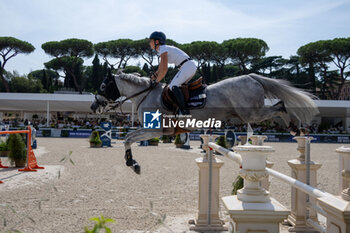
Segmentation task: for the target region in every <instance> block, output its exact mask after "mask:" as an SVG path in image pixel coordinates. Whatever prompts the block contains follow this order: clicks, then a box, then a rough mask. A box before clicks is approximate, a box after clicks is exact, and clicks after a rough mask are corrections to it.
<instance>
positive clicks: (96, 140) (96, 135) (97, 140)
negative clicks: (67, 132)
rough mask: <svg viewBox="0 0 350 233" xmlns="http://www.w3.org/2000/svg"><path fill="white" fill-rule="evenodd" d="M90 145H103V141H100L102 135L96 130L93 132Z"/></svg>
mask: <svg viewBox="0 0 350 233" xmlns="http://www.w3.org/2000/svg"><path fill="white" fill-rule="evenodd" d="M90 143H93V144H96V145H98V144H101V143H102V141H101V139H100V134H99V133H98V131H96V130H94V131H92V133H91V136H90Z"/></svg>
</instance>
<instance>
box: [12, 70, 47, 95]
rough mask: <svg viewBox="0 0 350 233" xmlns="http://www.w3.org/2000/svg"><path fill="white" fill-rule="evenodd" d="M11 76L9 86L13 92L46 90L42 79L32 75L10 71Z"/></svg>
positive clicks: (39, 91)
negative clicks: (22, 74)
mask: <svg viewBox="0 0 350 233" xmlns="http://www.w3.org/2000/svg"><path fill="white" fill-rule="evenodd" d="M7 75H8V76H10V82H9V87H10V91H11V92H18V93H41V92H44V89H43V85H42V84H41V82H40V80H38V79H36V78H33V77H32V76H21V75H19V74H18V73H17V72H13V73H11V72H8V73H7Z"/></svg>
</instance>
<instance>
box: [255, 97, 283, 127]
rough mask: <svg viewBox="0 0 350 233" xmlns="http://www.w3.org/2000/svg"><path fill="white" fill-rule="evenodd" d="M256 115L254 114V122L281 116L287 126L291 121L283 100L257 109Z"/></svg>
mask: <svg viewBox="0 0 350 233" xmlns="http://www.w3.org/2000/svg"><path fill="white" fill-rule="evenodd" d="M254 116H255V117H256V119H257V120H254ZM254 116H253V121H254V122H260V121H264V120H268V119H271V118H273V117H277V116H279V117H281V118H282V120H283V121H284V123H285V124H286V126H289V123H290V117H289V115H288V113H287V109H286V107H285V106H284V103H283V102H282V101H279V102H278V103H276V104H274V105H273V106H264V107H262V108H259V109H257V110H256V111H254Z"/></svg>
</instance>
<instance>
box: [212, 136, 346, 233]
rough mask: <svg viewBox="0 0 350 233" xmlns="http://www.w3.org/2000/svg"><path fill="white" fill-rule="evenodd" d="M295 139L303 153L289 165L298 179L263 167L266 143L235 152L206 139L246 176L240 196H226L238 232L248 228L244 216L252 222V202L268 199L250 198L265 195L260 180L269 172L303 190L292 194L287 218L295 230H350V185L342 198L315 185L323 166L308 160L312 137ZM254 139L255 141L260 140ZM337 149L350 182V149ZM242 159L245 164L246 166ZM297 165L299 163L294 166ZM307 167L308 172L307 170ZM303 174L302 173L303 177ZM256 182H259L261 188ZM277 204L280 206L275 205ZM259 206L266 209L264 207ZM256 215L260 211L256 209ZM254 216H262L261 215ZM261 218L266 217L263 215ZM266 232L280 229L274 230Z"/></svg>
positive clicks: (225, 200)
mask: <svg viewBox="0 0 350 233" xmlns="http://www.w3.org/2000/svg"><path fill="white" fill-rule="evenodd" d="M255 137H258V136H255ZM296 140H297V141H298V149H297V150H298V151H299V152H300V156H299V157H298V158H297V159H295V160H291V161H288V163H289V164H290V166H291V167H292V169H295V170H293V173H296V174H298V175H296V177H297V178H298V179H295V178H292V177H290V176H287V175H285V174H282V173H280V172H277V171H275V170H273V169H270V168H266V164H265V165H264V166H263V168H261V164H260V165H259V161H260V162H261V159H264V158H265V159H266V155H265V154H266V153H270V152H271V150H270V149H269V148H267V147H266V146H265V147H264V146H261V147H259V146H256V145H254V146H247V145H246V146H241V147H240V148H236V151H238V152H233V151H230V150H228V149H225V148H223V147H221V146H219V145H217V144H216V143H214V142H213V141H214V140H211V139H209V140H207V141H209V142H207V143H208V144H207V145H208V146H209V148H212V149H214V150H215V151H217V152H219V153H220V154H222V155H224V156H226V157H228V158H229V159H231V160H233V161H235V162H236V163H238V164H239V165H241V171H240V173H239V174H240V175H241V176H242V177H243V178H244V188H243V189H242V190H240V192H239V193H238V195H237V197H224V198H223V201H224V204H225V206H226V208H227V210H228V212H229V214H230V216H231V220H232V222H234V224H232V227H233V228H235V230H236V231H242V232H247V230H246V229H248V228H245V226H244V224H243V221H242V219H243V217H244V216H245V220H244V221H249V217H248V218H247V216H248V215H249V214H250V215H251V214H252V211H251V209H249V208H248V206H249V204H250V203H254V206H256V208H257V206H259V205H261V204H260V203H261V202H264V201H263V200H265V199H263V198H260V199H259V198H257V197H254V198H251V197H249V195H266V193H265V191H264V190H262V188H261V186H260V184H258V183H259V181H261V180H262V179H263V178H262V177H266V174H268V175H270V176H273V177H275V178H276V179H278V180H280V181H282V182H284V183H286V184H288V185H290V186H291V187H293V188H294V189H295V190H294V192H295V193H296V192H300V193H301V194H302V195H296V194H294V195H293V193H292V200H291V201H292V210H291V213H290V214H289V216H288V221H289V222H290V223H292V225H293V226H292V228H294V230H298V229H299V230H300V229H302V228H305V229H304V231H312V229H314V230H315V231H319V232H332V233H333V232H334V233H342V232H344V233H345V232H350V205H349V202H348V201H347V200H344V198H345V199H346V198H349V200H350V188H349V185H347V187H346V189H344V191H343V193H342V197H343V198H341V197H337V196H335V195H333V194H330V193H327V192H324V191H322V190H320V189H317V188H315V187H313V186H312V185H315V186H316V174H317V173H316V172H317V169H318V168H320V166H321V165H318V164H315V163H312V165H311V168H310V163H311V162H310V159H309V158H308V157H306V161H305V152H307V150H308V146H307V142H309V141H310V139H309V138H307V137H297V138H296ZM253 141H255V142H256V141H259V140H253ZM260 142H261V140H260ZM207 152H208V151H207ZM337 152H338V153H339V154H340V155H341V156H343V159H342V161H344V164H342V165H341V166H342V167H341V169H343V168H344V170H342V176H343V180H344V182H349V181H350V149H349V148H344V147H341V148H339V149H338V150H337ZM242 161H243V164H244V166H243V167H242ZM265 161H266V160H265ZM307 163H309V165H307ZM295 164H296V165H297V166H294V165H295ZM307 166H309V167H307ZM312 166H313V167H312ZM305 169H306V170H308V171H307V172H305ZM302 170H303V171H302ZM300 174H303V175H302V176H300ZM306 183H310V184H311V185H308V184H306ZM257 185H259V187H258V186H257ZM343 186H344V185H343ZM345 186H346V185H345ZM293 188H292V190H293ZM292 192H293V191H292ZM300 193H299V194H300ZM309 197H310V198H309ZM254 200H255V201H254ZM256 200H258V201H256ZM270 202H271V203H274V202H275V200H274V199H273V198H271V199H270ZM242 203H243V204H242ZM278 204H280V203H278ZM242 206H243V207H242ZM276 206H278V205H277V204H276ZM244 208H246V209H244ZM254 208H255V207H254ZM259 208H262V209H263V208H265V207H259ZM266 213H267V212H266ZM269 213H270V212H269ZM317 213H319V214H320V215H323V216H324V217H326V218H327V223H326V226H324V224H323V225H321V224H320V223H319V222H318V219H317ZM255 214H257V212H256V213H255ZM255 217H259V216H258V214H257V215H256V216H255ZM261 218H262V219H263V217H261ZM249 224H250V226H259V221H258V220H256V219H255V220H253V219H252V222H250V223H249ZM260 225H261V224H260ZM271 226H272V225H271ZM253 228H254V227H253ZM258 228H259V227H258ZM258 228H256V229H254V230H263V231H264V230H267V228H264V227H262V228H261V229H260V228H259V229H258ZM269 229H272V228H269ZM275 229H276V228H275ZM236 231H234V232H236ZM267 231H268V232H278V231H275V230H272V231H270V230H267Z"/></svg>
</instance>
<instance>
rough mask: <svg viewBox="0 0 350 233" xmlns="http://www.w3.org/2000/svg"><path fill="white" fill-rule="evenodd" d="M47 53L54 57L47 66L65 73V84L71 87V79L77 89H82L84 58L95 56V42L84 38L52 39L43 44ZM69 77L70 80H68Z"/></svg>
mask: <svg viewBox="0 0 350 233" xmlns="http://www.w3.org/2000/svg"><path fill="white" fill-rule="evenodd" d="M41 47H42V49H43V50H44V51H45V53H47V54H49V55H51V56H53V57H54V59H52V60H51V61H49V62H46V63H45V67H46V68H48V69H53V70H56V71H63V72H64V73H65V79H66V80H65V86H66V87H70V83H71V82H70V79H72V83H73V84H74V88H75V90H77V91H79V92H80V93H81V91H82V87H81V85H82V83H83V80H82V72H83V67H82V64H83V62H84V60H83V58H89V57H91V56H93V54H94V50H93V44H92V43H91V42H90V41H87V40H82V39H75V38H73V39H66V40H62V41H50V42H46V43H44V44H42V45H41ZM67 79H68V80H67Z"/></svg>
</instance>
